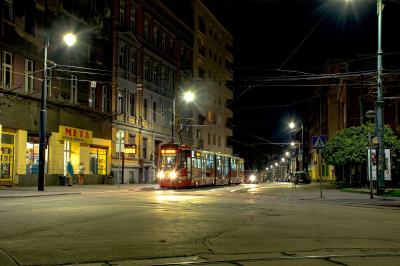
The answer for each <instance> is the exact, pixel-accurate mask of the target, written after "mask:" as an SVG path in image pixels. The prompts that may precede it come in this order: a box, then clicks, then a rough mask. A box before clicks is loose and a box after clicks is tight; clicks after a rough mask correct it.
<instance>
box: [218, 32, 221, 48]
mask: <svg viewBox="0 0 400 266" xmlns="http://www.w3.org/2000/svg"><path fill="white" fill-rule="evenodd" d="M218 42H219V44H220V45H222V35H221V34H220V35H219V39H218Z"/></svg>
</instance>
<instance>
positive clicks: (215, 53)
mask: <svg viewBox="0 0 400 266" xmlns="http://www.w3.org/2000/svg"><path fill="white" fill-rule="evenodd" d="M214 61H215V62H217V50H214Z"/></svg>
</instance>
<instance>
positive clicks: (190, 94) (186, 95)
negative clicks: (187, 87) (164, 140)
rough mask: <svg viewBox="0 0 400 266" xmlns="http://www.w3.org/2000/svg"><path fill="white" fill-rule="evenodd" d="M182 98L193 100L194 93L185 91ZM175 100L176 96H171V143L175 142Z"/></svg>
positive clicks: (188, 100)
mask: <svg viewBox="0 0 400 266" xmlns="http://www.w3.org/2000/svg"><path fill="white" fill-rule="evenodd" d="M183 98H184V99H185V100H186V101H187V102H191V101H193V100H194V94H193V93H192V92H186V93H185V94H184V95H183ZM175 102H176V97H175V95H174V97H173V98H172V143H175V112H176V107H175Z"/></svg>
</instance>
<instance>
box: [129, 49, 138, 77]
mask: <svg viewBox="0 0 400 266" xmlns="http://www.w3.org/2000/svg"><path fill="white" fill-rule="evenodd" d="M129 70H130V71H131V72H132V73H133V74H136V73H137V69H136V53H135V52H131V53H130V57H129Z"/></svg>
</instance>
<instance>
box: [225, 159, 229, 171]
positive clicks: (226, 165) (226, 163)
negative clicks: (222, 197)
mask: <svg viewBox="0 0 400 266" xmlns="http://www.w3.org/2000/svg"><path fill="white" fill-rule="evenodd" d="M228 172H229V159H228V158H225V175H228Z"/></svg>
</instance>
